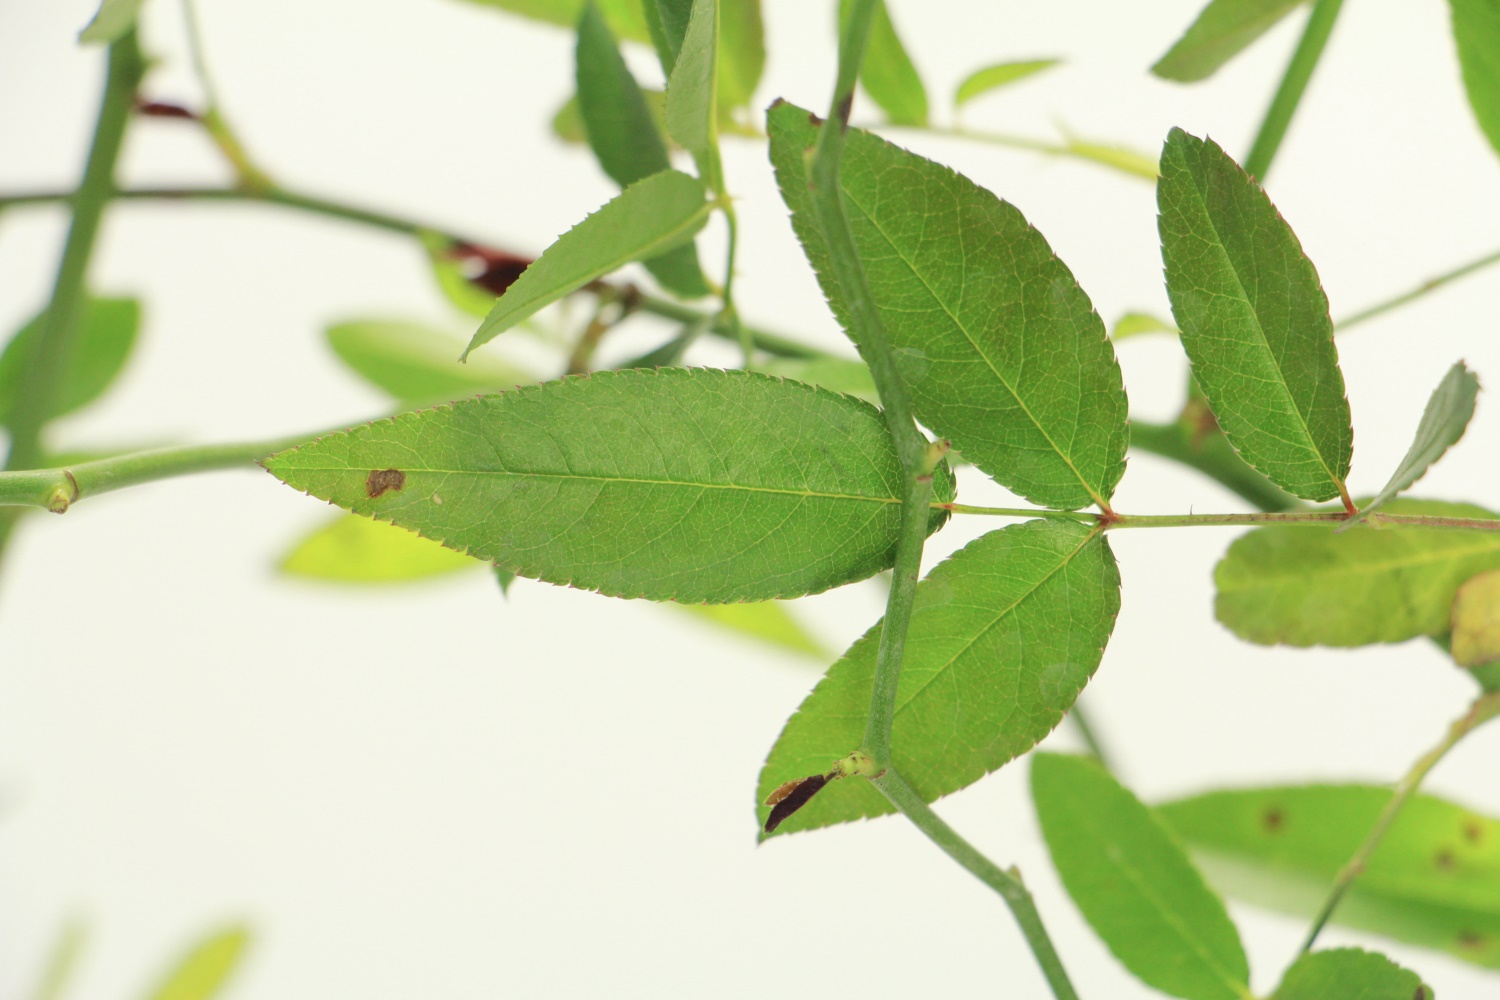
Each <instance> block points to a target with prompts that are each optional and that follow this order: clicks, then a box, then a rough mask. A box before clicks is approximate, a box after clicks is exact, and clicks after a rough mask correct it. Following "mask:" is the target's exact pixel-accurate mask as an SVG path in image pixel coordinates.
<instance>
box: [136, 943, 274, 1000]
mask: <svg viewBox="0 0 1500 1000" xmlns="http://www.w3.org/2000/svg"><path fill="white" fill-rule="evenodd" d="M249 942H250V932H249V931H248V930H247V929H245V928H244V927H230V928H227V929H225V930H222V931H219V932H217V933H215V934H213V935H211V936H210V937H208V938H205V939H204V940H203V941H200V942H199V943H198V944H197V945H195V946H194V947H193V949H192V950H191V951H189V952H188V953H187V954H186V955H185V956H183V958H182V961H180V962H179V963H178V964H177V966H176V968H174V969H173V970H172V971H171V972H169V973H168V974H167V977H166V978H165V979H164V980H163V981H162V983H161V985H160V986H158V987H157V988H156V990H155V992H153V993H152V994H151V995H150V998H151V1000H210V998H211V997H214V996H217V995H218V993H219V990H220V988H221V987H223V985H224V983H225V982H226V981H227V980H228V979H229V977H230V975H231V974H232V973H233V972H234V970H235V967H236V966H237V965H239V961H240V956H241V955H242V954H243V953H244V950H245V946H246V945H247V944H249Z"/></svg>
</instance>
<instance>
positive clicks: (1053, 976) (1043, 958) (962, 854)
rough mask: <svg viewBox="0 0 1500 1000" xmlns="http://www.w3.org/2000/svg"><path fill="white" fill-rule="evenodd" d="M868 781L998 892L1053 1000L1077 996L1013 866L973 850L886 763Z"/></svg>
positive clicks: (1069, 999) (964, 865) (955, 859)
mask: <svg viewBox="0 0 1500 1000" xmlns="http://www.w3.org/2000/svg"><path fill="white" fill-rule="evenodd" d="M870 783H871V784H872V785H874V786H875V787H876V788H878V789H880V792H881V794H882V795H884V796H885V797H886V799H887V800H888V801H889V802H890V803H891V805H893V806H895V807H896V808H897V809H898V810H900V812H901V814H902V815H904V816H905V817H906V818H907V819H909V820H911V822H912V825H914V826H915V827H916V828H917V829H918V830H921V831H922V833H924V834H926V836H927V839H928V840H931V841H932V842H933V843H934V844H936V845H937V846H938V847H940V848H942V849H943V851H944V852H945V853H947V855H948V856H949V857H950V858H952V859H953V860H954V861H957V862H958V863H959V864H960V865H962V866H963V867H964V869H965V870H966V871H968V872H969V873H970V874H971V875H973V876H974V877H975V878H977V879H979V881H981V882H983V883H984V884H985V885H987V886H989V887H990V888H991V889H993V890H995V892H997V893H999V894H1000V898H1001V899H1003V900H1005V905H1006V906H1008V907H1010V912H1011V914H1012V915H1013V916H1014V917H1015V919H1016V923H1017V924H1019V925H1020V927H1021V933H1022V934H1024V935H1025V937H1026V943H1027V944H1029V945H1030V946H1031V953H1032V954H1033V955H1035V956H1036V961H1037V964H1038V965H1040V966H1041V969H1042V975H1044V976H1046V977H1047V984H1048V985H1049V986H1051V987H1052V993H1053V995H1054V996H1055V997H1057V1000H1078V994H1077V993H1076V992H1074V990H1073V984H1072V983H1071V982H1070V981H1069V980H1068V973H1067V971H1066V970H1065V969H1064V968H1063V964H1062V960H1061V959H1060V958H1059V957H1058V955H1057V949H1056V948H1054V947H1053V946H1052V939H1051V938H1050V937H1048V935H1047V928H1046V927H1045V926H1044V925H1043V924H1042V917H1041V914H1040V913H1038V912H1037V908H1036V901H1035V900H1033V899H1032V898H1031V893H1030V891H1028V890H1027V888H1026V885H1025V883H1024V882H1022V881H1021V873H1020V872H1018V871H1016V869H1014V868H1012V869H1011V870H1010V871H1005V870H1004V869H1002V868H1000V866H998V865H996V864H995V863H994V862H993V861H991V860H990V859H989V858H986V857H985V856H984V855H983V854H981V853H980V852H979V851H977V850H975V848H974V846H973V845H972V844H970V843H969V842H968V841H967V840H965V839H964V838H963V837H961V836H959V834H958V832H957V831H956V830H954V829H953V828H952V827H951V826H949V825H948V824H947V823H945V822H944V821H943V818H942V817H941V816H939V815H938V814H937V813H936V812H934V811H933V809H932V807H931V806H929V805H928V804H927V803H926V802H925V801H923V799H922V796H920V795H918V794H917V792H916V790H915V789H914V788H912V787H911V786H910V785H908V784H907V783H906V779H904V778H902V777H901V775H900V774H898V773H897V772H896V771H894V770H891V769H887V770H886V772H885V773H884V774H882V775H880V776H879V777H875V778H871V779H870Z"/></svg>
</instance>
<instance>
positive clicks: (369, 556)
mask: <svg viewBox="0 0 1500 1000" xmlns="http://www.w3.org/2000/svg"><path fill="white" fill-rule="evenodd" d="M480 565H482V564H481V563H479V562H477V561H475V560H473V559H470V558H469V557H468V556H466V555H464V554H463V553H462V552H454V551H453V550H452V549H448V548H444V547H443V546H442V545H440V544H438V543H437V542H434V541H433V540H432V539H430V538H423V537H422V536H421V535H418V534H414V533H412V532H410V531H407V530H406V529H404V528H398V527H396V526H395V525H394V524H387V523H385V522H384V521H372V520H371V519H369V518H367V517H354V516H353V515H348V514H346V515H344V516H343V517H340V518H338V519H337V520H334V521H330V522H329V523H327V524H326V525H324V526H322V527H320V528H318V529H317V530H315V531H313V532H312V533H311V534H309V535H307V536H306V537H305V538H303V539H302V541H300V542H298V543H297V544H296V545H295V546H294V547H293V548H292V550H291V551H290V552H288V553H287V554H286V555H285V556H283V557H282V560H281V566H280V569H281V572H283V573H286V574H287V575H289V576H300V577H304V578H306V579H309V580H324V581H328V582H332V583H399V582H405V581H409V580H426V579H429V578H430V577H434V576H445V575H447V574H449V573H454V572H457V571H459V570H466V569H474V568H476V567H478V566H480Z"/></svg>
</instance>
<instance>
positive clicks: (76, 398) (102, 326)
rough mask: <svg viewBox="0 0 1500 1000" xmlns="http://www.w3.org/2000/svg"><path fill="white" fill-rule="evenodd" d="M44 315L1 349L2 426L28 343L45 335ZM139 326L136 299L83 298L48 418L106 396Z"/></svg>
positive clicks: (22, 378) (16, 392)
mask: <svg viewBox="0 0 1500 1000" xmlns="http://www.w3.org/2000/svg"><path fill="white" fill-rule="evenodd" d="M46 317H47V314H46V312H42V313H40V314H38V315H37V316H35V317H33V318H32V319H31V321H30V322H28V323H27V324H26V325H25V326H23V327H22V328H21V329H20V330H18V331H17V332H16V335H15V336H14V337H12V338H11V339H10V343H8V344H6V345H5V351H4V353H0V426H4V425H6V424H9V423H10V419H11V409H12V407H14V406H15V405H16V400H17V399H18V398H19V395H20V391H21V387H22V385H23V384H24V383H25V380H26V377H27V373H26V363H27V358H28V357H29V356H30V354H31V351H32V345H33V344H34V343H35V342H36V339H37V338H38V337H41V336H44V335H45V332H44V329H43V326H44V324H45V323H46ZM140 327H141V304H140V302H138V301H137V300H135V299H104V298H92V297H90V298H88V299H85V300H84V304H83V316H82V318H81V319H80V320H79V329H78V339H77V343H76V345H75V348H74V351H73V356H72V357H71V358H70V359H69V363H68V366H67V368H66V369H65V371H64V374H63V378H62V387H61V391H60V393H59V394H58V398H57V401H56V405H55V406H54V407H53V410H52V413H51V414H50V415H49V417H48V419H49V420H52V419H56V418H57V417H61V416H64V415H66V414H69V413H72V412H74V411H75V410H81V409H83V407H85V406H87V405H88V404H90V403H92V402H93V401H94V400H96V399H98V398H99V397H100V396H102V395H103V394H104V391H105V390H106V389H108V388H109V387H110V385H112V384H113V383H114V381H115V379H116V378H117V377H118V376H119V374H120V372H121V371H122V370H123V369H124V367H125V362H126V360H127V359H128V358H129V357H130V351H131V348H132V347H134V346H135V338H136V335H137V333H139V331H140Z"/></svg>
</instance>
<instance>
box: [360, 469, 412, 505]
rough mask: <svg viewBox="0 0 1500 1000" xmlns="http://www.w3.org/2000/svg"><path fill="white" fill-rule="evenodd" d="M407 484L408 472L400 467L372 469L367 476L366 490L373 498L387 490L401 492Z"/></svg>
mask: <svg viewBox="0 0 1500 1000" xmlns="http://www.w3.org/2000/svg"><path fill="white" fill-rule="evenodd" d="M405 485H406V473H404V472H402V471H401V470H400V469H371V470H370V474H369V475H368V476H366V477H365V492H366V493H367V494H369V497H370V499H371V500H374V499H375V498H376V497H378V496H380V495H381V494H383V493H384V492H385V491H386V490H395V491H396V492H397V493H400V492H401V489H402V487H404V486H405Z"/></svg>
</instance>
